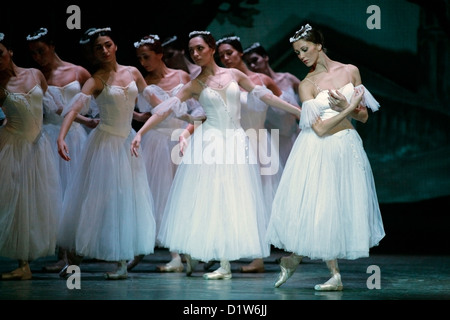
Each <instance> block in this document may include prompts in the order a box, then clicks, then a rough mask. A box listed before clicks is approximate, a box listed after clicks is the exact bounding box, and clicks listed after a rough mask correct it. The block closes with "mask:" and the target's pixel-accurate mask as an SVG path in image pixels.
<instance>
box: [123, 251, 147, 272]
mask: <svg viewBox="0 0 450 320" xmlns="http://www.w3.org/2000/svg"><path fill="white" fill-rule="evenodd" d="M144 257H145V255H143V254H141V255H138V256H135V257H134V259H132V260H130V261H128V263H127V270H128V271H130V270H133V268H134V267H136V266H137V265H138V264H139V262H141V261H142V260H143V259H144Z"/></svg>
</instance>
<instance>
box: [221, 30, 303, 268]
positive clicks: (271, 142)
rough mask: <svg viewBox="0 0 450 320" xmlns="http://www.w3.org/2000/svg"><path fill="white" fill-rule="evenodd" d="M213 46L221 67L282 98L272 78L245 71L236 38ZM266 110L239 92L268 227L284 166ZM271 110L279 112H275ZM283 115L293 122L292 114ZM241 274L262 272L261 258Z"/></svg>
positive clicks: (243, 124) (242, 116) (255, 100)
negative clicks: (241, 75)
mask: <svg viewBox="0 0 450 320" xmlns="http://www.w3.org/2000/svg"><path fill="white" fill-rule="evenodd" d="M216 44H217V51H218V55H219V58H220V61H221V62H222V64H223V65H224V66H226V67H227V68H236V69H238V70H240V71H242V72H243V73H245V74H246V75H247V76H248V77H249V78H250V79H251V80H252V81H253V83H255V84H258V85H261V86H263V87H265V88H267V89H269V90H271V91H272V92H273V94H275V95H277V96H280V98H281V95H282V92H281V90H280V88H279V87H278V86H277V85H276V83H275V82H274V81H273V79H272V78H270V77H269V76H267V75H265V74H262V73H257V72H253V71H251V70H249V69H248V67H247V65H246V64H245V62H244V60H243V59H242V56H243V49H242V44H241V41H240V38H239V37H237V36H231V37H225V38H222V39H219V40H218V41H217V43H216ZM269 108H270V106H269V105H267V104H266V103H264V102H263V101H261V100H260V99H255V98H254V95H251V94H250V95H249V94H248V92H247V91H245V90H241V125H242V127H243V129H244V130H245V131H246V133H247V135H249V137H250V145H251V147H252V148H253V150H254V152H255V155H256V161H257V162H258V164H259V166H260V173H261V182H262V187H263V192H264V201H265V202H266V206H267V210H266V212H265V213H266V214H267V216H266V217H265V220H266V221H267V223H268V222H269V218H270V213H271V211H272V202H273V198H274V196H275V192H276V190H277V188H278V184H279V183H280V179H281V175H282V173H283V165H282V164H281V159H280V154H279V134H278V130H277V131H273V132H269V131H268V130H267V129H266V128H265V126H264V122H265V120H266V116H267V111H268V110H269ZM274 109H276V110H280V109H278V108H274ZM280 111H282V112H286V111H283V110H280ZM286 113H287V114H289V115H290V116H292V117H294V118H295V116H294V115H292V114H291V113H289V112H286ZM241 272H249V273H258V272H264V260H263V259H261V258H258V259H254V260H253V261H252V262H250V263H249V264H248V265H244V266H242V267H241Z"/></svg>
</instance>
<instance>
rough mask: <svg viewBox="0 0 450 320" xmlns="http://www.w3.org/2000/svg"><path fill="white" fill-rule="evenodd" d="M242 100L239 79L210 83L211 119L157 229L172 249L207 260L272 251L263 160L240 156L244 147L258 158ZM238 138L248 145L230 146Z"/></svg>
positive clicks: (205, 101)
mask: <svg viewBox="0 0 450 320" xmlns="http://www.w3.org/2000/svg"><path fill="white" fill-rule="evenodd" d="M222 94H223V95H224V96H226V97H227V99H226V101H227V102H226V103H225V101H224V100H223V98H222ZM239 99H240V90H239V86H238V85H237V83H236V82H235V81H231V82H230V83H229V84H228V85H227V86H226V87H225V88H224V89H223V90H221V91H220V92H218V91H216V90H214V89H212V88H209V87H205V88H204V90H203V91H202V93H201V95H200V103H201V105H202V107H203V109H204V110H205V113H206V115H207V120H206V121H205V123H203V124H202V125H201V126H200V127H199V128H198V129H197V130H196V131H195V133H194V135H193V137H192V139H191V141H190V142H189V146H188V148H187V149H186V150H185V152H184V156H183V158H182V160H183V162H182V163H181V164H180V165H179V167H178V169H177V172H176V174H175V178H174V181H173V183H172V187H171V189H170V193H169V196H168V200H167V205H166V209H165V212H164V217H163V221H162V224H161V230H160V232H159V234H158V239H159V240H160V241H161V243H162V244H163V245H164V246H165V247H168V248H170V250H171V251H177V252H180V253H186V254H190V255H191V256H192V257H193V258H195V259H199V260H203V261H210V260H222V259H226V260H230V261H231V260H238V259H241V258H261V257H266V256H268V255H269V253H270V252H269V251H270V250H269V249H270V246H269V245H268V244H267V243H265V228H266V225H267V224H266V220H265V217H266V214H265V211H266V210H267V207H266V203H265V201H264V199H263V190H262V184H261V177H260V172H259V169H260V168H259V165H258V163H257V162H254V163H251V162H249V161H247V162H246V161H242V162H238V161H237V159H242V158H240V157H239V156H242V153H241V152H242V151H244V149H245V152H249V153H250V156H249V159H250V158H252V157H253V158H254V155H252V154H251V152H252V149H251V148H249V142H248V141H247V142H246V143H245V137H246V135H245V132H244V130H243V129H242V127H241V126H240V124H239V120H238V119H239V114H240V101H239ZM228 130H230V131H228ZM230 132H232V133H233V134H229V133H230ZM227 133H228V134H227ZM232 142H236V144H233V143H232ZM238 142H242V143H243V145H240V147H238V148H237V149H233V150H234V151H237V152H234V151H233V150H231V149H228V148H229V147H230V145H235V146H237V143H238ZM242 146H243V147H244V149H242V148H241V147H242ZM245 147H246V148H245ZM224 148H225V149H224ZM233 153H234V155H235V156H236V158H235V159H234V161H231V162H230V160H231V159H230V158H227V157H229V156H230V155H231V154H233ZM244 158H245V157H244Z"/></svg>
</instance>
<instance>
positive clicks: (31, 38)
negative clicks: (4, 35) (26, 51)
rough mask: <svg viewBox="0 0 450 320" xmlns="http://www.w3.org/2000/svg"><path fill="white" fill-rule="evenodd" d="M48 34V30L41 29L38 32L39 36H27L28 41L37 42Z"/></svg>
mask: <svg viewBox="0 0 450 320" xmlns="http://www.w3.org/2000/svg"><path fill="white" fill-rule="evenodd" d="M47 34H48V30H47V28H40V29H39V31H38V32H37V34H35V35H34V36H32V35H30V34H29V35H27V40H28V41H35V40H38V39H39V38H42V37H43V36H46V35H47Z"/></svg>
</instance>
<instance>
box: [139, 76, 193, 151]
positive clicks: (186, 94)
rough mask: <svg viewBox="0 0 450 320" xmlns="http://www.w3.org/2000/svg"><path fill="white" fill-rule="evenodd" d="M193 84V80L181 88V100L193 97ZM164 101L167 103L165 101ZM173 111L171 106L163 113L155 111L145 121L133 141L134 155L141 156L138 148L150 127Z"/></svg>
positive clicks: (178, 96)
mask: <svg viewBox="0 0 450 320" xmlns="http://www.w3.org/2000/svg"><path fill="white" fill-rule="evenodd" d="M191 84H192V82H189V83H188V84H186V85H185V86H184V87H183V88H181V90H180V91H179V92H178V94H177V95H176V97H177V98H178V99H179V100H180V101H181V102H183V101H186V100H188V99H190V98H192V97H193V92H192V91H191V89H192V88H191ZM166 101H167V100H166ZM163 103H165V101H164V102H163ZM171 113H172V109H171V108H169V109H168V110H167V111H165V112H164V113H162V114H159V113H153V114H152V115H151V117H150V118H149V119H148V120H147V121H146V122H145V123H144V125H143V126H142V127H141V129H140V130H139V131H138V132H137V133H136V136H135V137H134V139H133V141H132V142H131V154H132V155H133V156H136V157H137V156H139V153H138V149H139V147H140V145H141V139H142V136H143V135H144V134H145V133H147V132H148V131H149V130H150V129H152V128H154V127H155V126H156V125H158V124H159V123H161V122H162V121H163V120H164V119H166V118H167V117H168V116H169V115H170V114H171Z"/></svg>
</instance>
